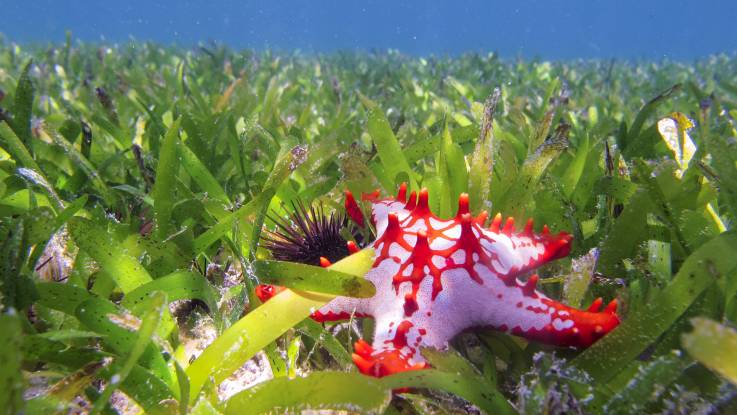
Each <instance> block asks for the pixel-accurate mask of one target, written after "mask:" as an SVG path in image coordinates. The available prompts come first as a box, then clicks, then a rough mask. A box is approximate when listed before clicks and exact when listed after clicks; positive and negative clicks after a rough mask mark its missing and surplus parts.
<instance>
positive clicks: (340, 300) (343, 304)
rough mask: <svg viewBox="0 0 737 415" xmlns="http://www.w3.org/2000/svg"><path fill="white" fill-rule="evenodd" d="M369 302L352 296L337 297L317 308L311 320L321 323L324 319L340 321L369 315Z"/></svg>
mask: <svg viewBox="0 0 737 415" xmlns="http://www.w3.org/2000/svg"><path fill="white" fill-rule="evenodd" d="M370 311H371V310H370V307H369V303H368V301H367V300H366V299H362V298H353V297H337V298H335V299H334V300H333V301H331V302H329V303H327V304H326V305H324V306H323V307H322V308H320V309H319V310H317V311H315V312H314V313H312V315H311V316H310V317H312V319H313V320H315V321H317V322H320V323H323V322H326V321H341V320H349V319H351V318H354V317H355V318H361V317H371V316H372V315H371V313H370Z"/></svg>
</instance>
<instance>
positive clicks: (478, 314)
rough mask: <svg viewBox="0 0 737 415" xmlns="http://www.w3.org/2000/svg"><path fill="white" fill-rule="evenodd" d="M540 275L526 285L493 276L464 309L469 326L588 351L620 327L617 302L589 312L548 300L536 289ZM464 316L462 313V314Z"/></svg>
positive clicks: (595, 305) (596, 306)
mask: <svg viewBox="0 0 737 415" xmlns="http://www.w3.org/2000/svg"><path fill="white" fill-rule="evenodd" d="M536 282H537V275H533V276H531V277H530V278H528V280H527V281H526V282H521V281H519V280H517V279H516V278H515V279H514V281H513V283H512V284H509V283H508V282H507V280H505V279H502V278H499V277H496V276H491V277H489V278H485V279H484V284H483V285H482V286H479V287H467V289H468V290H472V289H473V293H474V294H472V295H469V298H468V301H467V302H466V304H465V307H468V308H469V310H468V312H469V313H472V314H473V318H471V319H469V320H468V325H469V326H477V327H491V328H494V329H497V330H501V331H505V332H507V333H510V334H513V335H516V336H521V337H524V338H526V339H528V340H534V341H538V342H542V343H547V344H553V345H557V346H572V347H588V346H590V345H591V344H592V343H594V342H595V341H597V340H598V339H599V338H601V337H603V336H604V335H605V334H607V333H608V332H610V331H611V330H613V329H614V328H615V327H617V325H618V324H619V317H618V316H617V314H616V309H617V302H616V300H614V301H612V302H611V303H609V305H608V306H607V307H606V308H605V309H604V310H603V311H599V308H600V307H601V304H602V301H601V299H597V300H596V301H594V303H593V304H592V305H591V307H589V309H588V310H578V309H576V308H573V307H569V306H567V305H564V304H561V303H559V302H557V301H555V300H552V299H550V298H548V297H546V296H545V295H544V294H543V293H541V292H539V291H537V290H536V289H535V284H536ZM461 312H463V311H461Z"/></svg>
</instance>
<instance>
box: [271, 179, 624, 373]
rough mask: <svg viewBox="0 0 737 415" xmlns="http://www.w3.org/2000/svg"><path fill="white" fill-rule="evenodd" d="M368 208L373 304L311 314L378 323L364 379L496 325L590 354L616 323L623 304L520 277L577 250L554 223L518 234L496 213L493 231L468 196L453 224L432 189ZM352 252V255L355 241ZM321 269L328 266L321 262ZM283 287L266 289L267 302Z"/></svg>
mask: <svg viewBox="0 0 737 415" xmlns="http://www.w3.org/2000/svg"><path fill="white" fill-rule="evenodd" d="M363 199H364V200H367V201H370V202H371V217H370V219H371V221H372V222H373V224H374V226H375V229H376V235H377V237H376V240H375V241H374V242H373V244H372V246H373V248H374V250H375V252H376V254H375V258H374V264H373V267H372V268H371V270H370V271H369V272H368V273H367V274H366V278H367V279H368V280H370V281H371V282H372V283H373V284H374V285H375V286H376V294H375V295H374V296H373V297H371V298H365V299H363V298H351V297H337V298H336V299H334V300H333V301H331V302H330V303H328V304H327V305H325V306H324V307H322V308H321V309H320V310H318V311H316V312H315V313H313V314H312V316H311V317H312V318H313V319H314V320H316V321H319V322H326V321H338V320H345V319H348V318H350V317H351V316H356V317H372V318H374V320H375V333H374V339H373V342H372V344H371V345H369V343H367V342H366V341H364V340H358V341H357V342H356V343H355V344H354V348H355V353H354V354H353V361H354V363H355V364H356V366H357V367H358V369H359V370H360V371H361V372H362V373H364V374H367V375H371V376H376V377H382V376H386V375H389V374H393V373H398V372H402V371H407V370H418V369H423V368H425V367H427V363H426V361H425V359H424V358H423V357H422V355H421V354H420V353H419V350H420V348H422V347H433V348H436V349H445V348H447V347H448V342H449V341H450V340H451V339H452V338H453V337H454V336H456V335H457V334H458V333H460V332H462V331H464V330H467V329H470V328H474V327H490V328H494V329H497V330H500V331H504V332H507V333H510V334H512V335H516V336H521V337H524V338H526V339H528V340H533V341H538V342H542V343H547V344H553V345H558V346H571V347H579V348H583V347H588V346H589V345H591V344H592V343H594V342H595V341H597V340H598V339H599V338H601V337H602V336H604V335H605V334H606V333H608V332H610V331H611V330H613V329H614V328H615V327H616V326H617V325H618V324H619V317H618V316H617V313H616V310H617V300H616V299H615V300H612V302H610V303H609V304H608V305H607V306H606V307H605V308H604V310H601V311H600V309H601V306H602V305H603V302H602V299H601V298H597V299H596V300H594V302H593V303H592V304H591V306H590V307H589V308H588V309H586V310H579V309H576V308H573V307H569V306H566V305H564V304H561V303H559V302H557V301H555V300H553V299H550V298H548V297H547V296H545V294H543V293H542V292H540V291H538V290H537V289H536V284H537V282H538V276H537V275H536V274H533V275H532V276H530V277H528V278H527V279H526V280H525V281H521V280H520V279H519V277H522V276H524V275H526V274H527V273H528V272H530V271H532V270H534V269H535V268H537V267H539V266H541V265H543V264H545V263H547V262H549V261H553V260H555V259H559V258H562V257H565V256H567V255H568V254H569V253H570V249H571V241H572V237H571V236H570V235H568V234H567V233H565V232H560V233H558V234H557V235H553V234H551V233H550V231H549V230H548V228H547V226H545V227H543V229H542V232H541V233H540V234H536V233H534V231H533V222H532V221H531V220H530V221H528V222H527V224H526V226H525V227H524V229H523V230H521V231H519V232H518V231H516V230H515V226H514V219H513V218H511V217H510V218H508V219H507V220H506V221H505V222H502V217H501V215H499V214H497V216H496V217H495V218H493V220H492V221H491V225H490V226H489V227H485V226H484V223H485V222H486V219H487V216H488V215H487V213H486V212H482V213H481V214H480V215H478V216H476V217H474V216H472V215H471V213H470V212H469V197H468V195H467V194H462V195H461V196H460V198H459V201H458V213H457V214H456V216H455V217H454V218H452V219H447V220H446V219H441V218H438V217H437V216H435V215H433V214H432V212H431V211H430V208H429V206H428V192H427V189H422V190H420V192H419V193H416V192H412V193H411V194H410V195H409V198H408V197H407V186H406V185H405V184H403V185H402V186H401V187H400V189H399V193H398V194H397V196H396V197H389V198H384V199H380V198H379V193H378V192H374V193H372V194H368V195H366V194H365V195H364V196H363ZM345 207H346V211H347V213H348V216H349V217H350V218H351V219H352V220H353V221H354V222H355V223H356V224H357V225H358V226H361V227H363V226H366V224H365V222H364V216H363V214H362V211H361V209H360V207H359V206H358V203H357V202H356V200H355V198H354V197H353V195H352V194H351V193H350V192H346V202H345ZM348 250H349V251H350V252H355V251H356V250H357V247H356V246H355V244H352V243H349V247H348ZM320 262H321V264H322V265H323V266H328V265H329V264H330V262H329V261H328V260H327V259H325V258H322V260H321V261H320ZM279 289H280V288H279V287H272V286H263V285H262V286H259V287H257V294H258V295H259V297H260V298H261V299H262V300H267V299H268V298H270V297H271V296H272V295H274V294H275V293H276V292H278V290H279Z"/></svg>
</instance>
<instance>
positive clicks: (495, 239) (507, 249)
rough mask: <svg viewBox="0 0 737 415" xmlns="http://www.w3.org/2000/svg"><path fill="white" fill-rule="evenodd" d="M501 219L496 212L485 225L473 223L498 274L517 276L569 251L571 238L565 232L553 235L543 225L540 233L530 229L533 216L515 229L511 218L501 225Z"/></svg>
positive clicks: (563, 255)
mask: <svg viewBox="0 0 737 415" xmlns="http://www.w3.org/2000/svg"><path fill="white" fill-rule="evenodd" d="M500 222H501V215H497V216H496V217H495V218H494V219H493V220H492V222H491V226H490V227H489V228H488V229H483V228H481V227H480V226H478V225H476V227H477V232H478V233H479V240H480V242H481V245H482V246H483V247H484V249H485V251H486V252H487V253H488V254H489V255H490V256H491V257H492V258H491V260H492V264H493V266H494V268H495V270H496V271H497V272H498V273H499V274H503V275H509V276H517V275H520V274H523V273H525V272H527V271H530V270H533V269H535V268H538V267H540V266H541V265H544V264H546V263H548V262H550V261H554V260H556V259H559V258H563V257H566V256H568V254H569V253H570V251H571V242H572V240H573V238H572V237H571V236H570V235H569V234H567V233H565V232H560V233H559V234H557V235H553V234H551V233H550V231H549V230H548V227H547V226H544V227H543V231H542V233H541V234H536V233H533V231H532V227H533V224H532V220H530V221H528V222H527V225H526V226H525V228H524V230H522V231H521V232H515V230H514V220H513V219H512V218H508V219H507V222H506V224H505V225H504V226H503V227H501V225H500Z"/></svg>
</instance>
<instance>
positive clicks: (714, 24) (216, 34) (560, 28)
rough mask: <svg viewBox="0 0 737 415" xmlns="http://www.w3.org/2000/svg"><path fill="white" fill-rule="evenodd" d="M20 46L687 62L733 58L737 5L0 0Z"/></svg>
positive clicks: (576, 0)
mask: <svg viewBox="0 0 737 415" xmlns="http://www.w3.org/2000/svg"><path fill="white" fill-rule="evenodd" d="M0 13H1V17H0V33H4V35H5V37H6V38H7V39H10V40H13V41H18V42H28V41H33V42H48V41H56V42H61V41H63V40H64V33H65V31H66V30H71V31H72V33H73V35H74V37H75V38H77V39H83V40H100V39H104V40H107V41H111V42H121V41H127V40H130V39H131V38H133V39H135V40H137V41H142V40H153V41H158V42H163V43H167V44H169V43H177V44H180V45H193V44H197V43H199V42H209V41H217V42H220V43H223V44H226V45H229V46H231V47H234V48H246V47H249V48H257V49H263V48H274V49H279V50H287V51H291V50H295V49H300V50H303V51H317V52H329V51H334V50H339V49H351V50H354V49H359V50H374V49H375V50H386V49H397V50H399V51H401V52H403V53H407V54H411V55H429V54H435V55H443V54H449V55H457V54H460V53H464V52H468V51H477V52H489V51H495V52H498V53H499V54H501V55H502V56H506V57H516V56H523V57H541V58H545V59H566V58H578V57H582V58H587V57H601V58H609V57H618V58H648V59H661V58H669V59H676V60H691V59H694V58H698V57H703V56H706V55H709V54H713V53H729V54H734V53H735V51H737V29H736V28H735V26H736V25H737V1H734V0H726V1H725V0H720V1H717V0H712V1H710V0H704V1H700V2H697V1H669V0H640V1H633V0H620V1H618V0H611V1H601V0H588V1H586V0H569V1H565V0H547V1H545V0H535V1H525V0H518V1H513V0H510V1H505V2H499V1H489V0H487V1H484V0H470V1H462V0H456V1H421V0H413V1H352V0H324V1H320V0H288V1H273V0H272V1H230V0H221V1H200V2H195V1H174V0H167V1H163V0H148V1H144V0H128V1H125V0H119V1H109V0H102V1H99V0H98V1H95V0H86V1H82V0H69V1H63V0H3V1H2V3H0Z"/></svg>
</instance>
